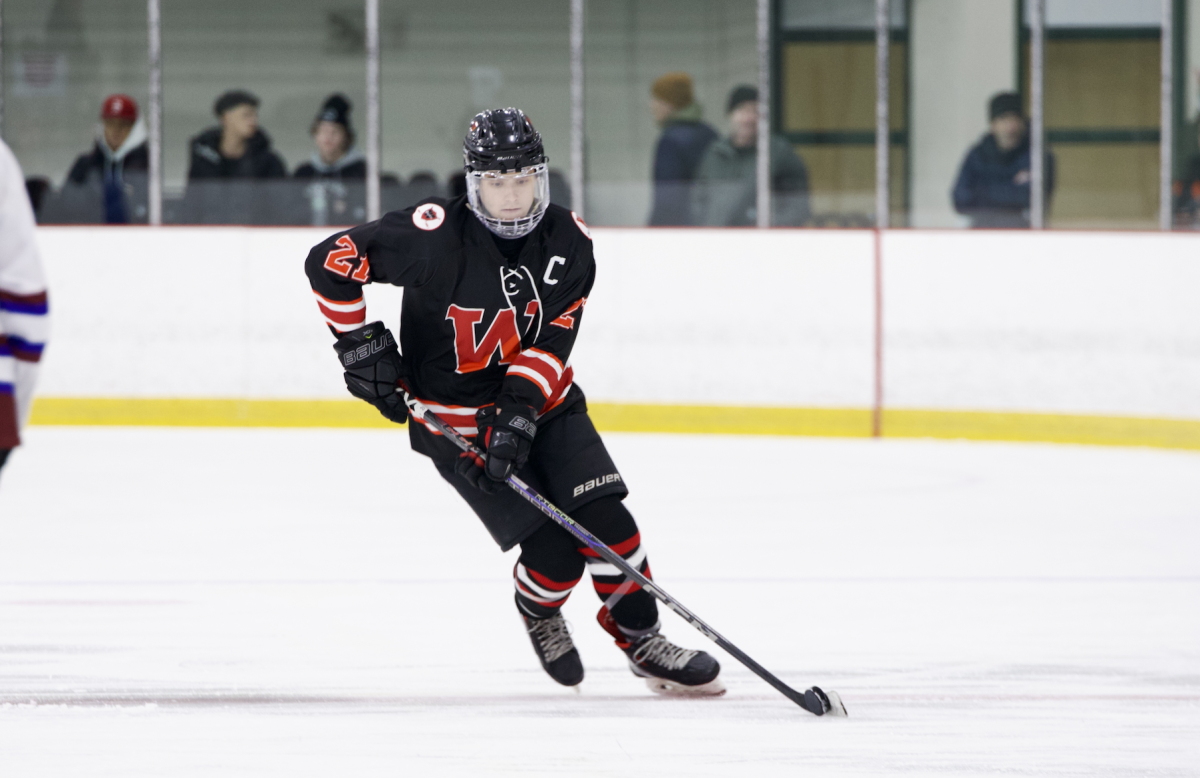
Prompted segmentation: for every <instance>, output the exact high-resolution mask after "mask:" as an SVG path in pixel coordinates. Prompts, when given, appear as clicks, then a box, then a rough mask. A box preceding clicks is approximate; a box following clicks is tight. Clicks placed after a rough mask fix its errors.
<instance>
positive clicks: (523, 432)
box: [475, 405, 537, 442]
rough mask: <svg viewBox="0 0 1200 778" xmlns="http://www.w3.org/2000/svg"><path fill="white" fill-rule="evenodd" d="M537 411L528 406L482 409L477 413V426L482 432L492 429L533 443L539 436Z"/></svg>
mask: <svg viewBox="0 0 1200 778" xmlns="http://www.w3.org/2000/svg"><path fill="white" fill-rule="evenodd" d="M536 418H537V411H535V410H534V409H533V408H531V407H529V406H528V405H506V406H505V407H503V408H497V407H496V406H494V405H493V406H491V407H489V408H480V409H479V410H478V411H477V412H476V413H475V426H476V427H477V428H478V429H479V431H480V432H483V431H484V430H485V429H486V428H488V427H491V428H493V429H495V430H505V431H507V432H512V433H513V434H515V435H518V436H520V437H522V438H525V440H528V441H530V442H533V438H534V436H535V435H537V422H535V421H534V419H536Z"/></svg>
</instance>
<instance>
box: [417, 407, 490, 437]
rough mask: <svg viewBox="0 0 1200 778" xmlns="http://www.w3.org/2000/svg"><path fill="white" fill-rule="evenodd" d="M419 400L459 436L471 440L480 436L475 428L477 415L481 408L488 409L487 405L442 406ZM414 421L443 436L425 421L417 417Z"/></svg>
mask: <svg viewBox="0 0 1200 778" xmlns="http://www.w3.org/2000/svg"><path fill="white" fill-rule="evenodd" d="M417 400H418V401H419V402H420V403H421V404H422V405H424V406H425V407H426V408H428V409H429V410H431V411H433V414H434V415H435V416H437V417H438V418H439V419H441V420H442V421H444V422H446V424H447V425H449V426H450V427H451V428H453V429H454V431H455V432H457V433H458V434H459V435H463V436H466V437H468V438H470V437H474V436H475V435H477V434H479V428H478V427H476V426H475V414H476V413H477V412H478V411H479V409H480V408H486V407H487V406H486V405H480V406H477V407H474V408H472V407H470V406H466V405H441V404H439V403H435V402H431V401H429V400H422V399H421V398H419V397H418V398H417ZM413 419H414V420H415V421H417V422H419V423H421V424H424V425H425V429H427V430H429V431H430V432H432V433H433V434H434V435H441V434H442V433H440V432H438V430H437V429H436V428H434V427H431V426H429V424H428V423H427V422H426V421H425V420H424V419H421V418H418V417H417V416H413Z"/></svg>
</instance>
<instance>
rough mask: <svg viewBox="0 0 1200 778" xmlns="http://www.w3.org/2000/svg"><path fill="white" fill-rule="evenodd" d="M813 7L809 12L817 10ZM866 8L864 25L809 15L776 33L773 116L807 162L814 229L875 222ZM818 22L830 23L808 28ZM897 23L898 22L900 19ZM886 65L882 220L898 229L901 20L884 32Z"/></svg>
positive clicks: (904, 95)
mask: <svg viewBox="0 0 1200 778" xmlns="http://www.w3.org/2000/svg"><path fill="white" fill-rule="evenodd" d="M819 5H820V4H815V5H814V6H813V8H810V9H809V10H813V11H815V10H819V9H818V8H817V7H816V6H819ZM791 7H792V9H793V12H794V16H798V14H799V11H800V10H803V9H805V8H808V5H807V4H804V3H800V2H794V3H792V4H791ZM873 8H874V4H873V3H872V4H871V9H872V10H871V16H870V19H869V24H867V22H866V21H863V23H862V24H856V25H854V26H853V28H848V26H849V25H846V24H841V23H839V22H837V20H836V19H834V18H833V17H832V16H829V15H827V14H817V13H815V12H814V13H813V14H811V15H810V16H809V17H807V19H808V22H809V24H807V25H806V26H804V27H803V28H798V29H793V30H787V29H785V30H783V31H781V32H780V35H779V37H780V42H779V46H778V47H779V52H778V56H777V62H778V69H777V70H776V73H777V79H778V87H777V97H778V100H779V102H778V108H777V111H776V121H777V123H778V125H777V126H779V128H780V130H781V132H782V134H783V135H784V137H785V138H787V140H788V141H789V142H790V143H791V144H792V146H793V148H794V149H796V151H797V153H798V154H799V155H800V156H801V157H802V158H803V159H804V160H805V162H806V164H807V166H808V173H809V187H810V191H811V197H810V208H811V216H810V218H809V222H808V223H810V224H813V225H816V226H840V227H861V226H868V225H871V224H874V223H875V99H876V79H875V52H876V47H875V30H874V11H873ZM860 10H861V9H860ZM863 13H865V11H863ZM860 16H861V14H860ZM785 19H786V17H785ZM864 19H865V17H864ZM821 20H827V23H828V24H830V25H831V26H828V27H818V26H816V24H817V22H818V21H821ZM898 21H899V22H900V23H902V22H903V17H900V18H899V20H898ZM888 62H889V73H888V93H889V98H888V99H889V109H888V110H889V113H888V119H889V125H890V129H891V132H890V135H891V137H890V139H889V142H890V153H889V157H888V159H889V164H888V169H889V205H890V209H891V214H890V217H889V223H890V224H891V225H892V226H901V225H903V224H905V223H906V220H907V215H906V214H907V207H908V206H907V201H908V175H907V173H908V160H909V152H908V148H909V131H908V121H909V117H908V63H909V44H908V30H907V28H906V27H904V26H903V25H902V24H901V25H900V26H898V27H894V28H893V30H892V34H891V40H890V44H889V47H888Z"/></svg>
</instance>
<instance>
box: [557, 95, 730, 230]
mask: <svg viewBox="0 0 1200 778" xmlns="http://www.w3.org/2000/svg"><path fill="white" fill-rule="evenodd" d="M650 112H651V113H652V114H653V115H654V121H655V122H656V123H657V124H658V126H659V127H661V128H662V134H660V135H659V136H658V145H657V146H656V147H655V149H654V207H653V210H651V211H650V226H651V227H666V226H674V225H687V224H691V223H692V213H691V210H692V208H691V200H692V182H693V181H695V179H696V169H697V168H698V167H699V166H700V159H701V157H703V156H704V150H705V149H707V148H708V146H709V144H710V143H712V142H713V141H715V140H716V139H717V133H716V131H715V130H713V128H712V127H709V126H708V125H707V124H705V123H704V122H703V121H701V120H700V117H701V109H700V105H699V104H698V103H697V102H696V99H695V96H694V95H693V93H692V78H691V76H689V75H688V74H687V73H667V74H666V75H664V76H661V77H659V79H658V80H657V81H655V82H654V84H653V85H652V86H651V87H650ZM553 191H554V190H553V187H551V192H552V193H553Z"/></svg>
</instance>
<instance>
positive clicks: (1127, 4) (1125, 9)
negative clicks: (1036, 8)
mask: <svg viewBox="0 0 1200 778" xmlns="http://www.w3.org/2000/svg"><path fill="white" fill-rule="evenodd" d="M1022 6H1023V14H1024V15H1023V18H1024V21H1025V24H1029V9H1030V1H1029V0H1022ZM1161 18H1162V0H1046V27H1047V28H1048V29H1053V28H1067V27H1081V28H1084V29H1088V28H1091V29H1094V28H1097V27H1105V28H1110V29H1111V28H1122V27H1157V26H1158V25H1159V22H1160V20H1161Z"/></svg>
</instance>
